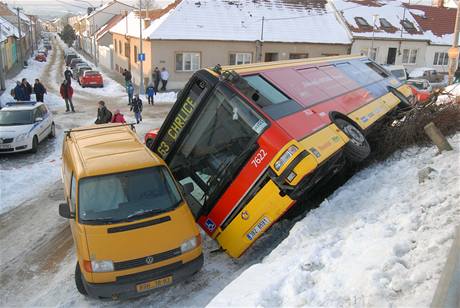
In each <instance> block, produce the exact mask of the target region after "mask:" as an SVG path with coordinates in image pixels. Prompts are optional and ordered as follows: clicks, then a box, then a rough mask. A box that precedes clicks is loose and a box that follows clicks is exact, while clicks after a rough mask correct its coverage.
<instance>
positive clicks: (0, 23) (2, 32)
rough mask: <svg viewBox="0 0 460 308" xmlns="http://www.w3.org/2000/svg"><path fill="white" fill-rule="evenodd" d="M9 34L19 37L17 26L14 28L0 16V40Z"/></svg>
mask: <svg viewBox="0 0 460 308" xmlns="http://www.w3.org/2000/svg"><path fill="white" fill-rule="evenodd" d="M10 36H16V37H19V31H18V28H16V27H15V26H14V25H13V24H11V23H10V22H9V21H8V20H6V19H4V18H2V17H0V42H3V41H4V40H6V39H7V38H8V37H10Z"/></svg>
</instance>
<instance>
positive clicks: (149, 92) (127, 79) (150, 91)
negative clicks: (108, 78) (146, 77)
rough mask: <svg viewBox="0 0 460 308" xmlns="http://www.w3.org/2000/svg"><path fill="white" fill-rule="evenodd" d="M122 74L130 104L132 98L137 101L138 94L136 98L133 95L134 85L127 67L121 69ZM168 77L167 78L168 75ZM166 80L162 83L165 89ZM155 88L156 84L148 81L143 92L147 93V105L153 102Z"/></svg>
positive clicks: (130, 104)
mask: <svg viewBox="0 0 460 308" xmlns="http://www.w3.org/2000/svg"><path fill="white" fill-rule="evenodd" d="M157 69H158V68H157ZM123 76H124V77H125V86H126V92H127V93H128V106H132V105H133V101H134V100H136V102H137V100H139V94H137V95H136V98H135V97H134V85H133V83H132V74H131V72H130V71H128V70H127V69H125V70H124V71H123ZM168 78H169V76H168ZM167 82H168V81H167V79H166V83H165V84H164V86H165V89H166V84H167ZM157 88H158V84H156V86H154V85H153V84H152V83H150V84H149V85H148V86H147V88H146V89H145V94H147V100H148V104H149V105H150V104H151V105H153V104H154V97H155V94H156V93H157V92H158V89H157Z"/></svg>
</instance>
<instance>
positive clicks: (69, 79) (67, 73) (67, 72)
mask: <svg viewBox="0 0 460 308" xmlns="http://www.w3.org/2000/svg"><path fill="white" fill-rule="evenodd" d="M64 78H65V80H67V83H68V84H69V85H71V84H72V78H73V74H72V71H71V70H70V68H69V67H68V66H67V67H66V70H65V72H64Z"/></svg>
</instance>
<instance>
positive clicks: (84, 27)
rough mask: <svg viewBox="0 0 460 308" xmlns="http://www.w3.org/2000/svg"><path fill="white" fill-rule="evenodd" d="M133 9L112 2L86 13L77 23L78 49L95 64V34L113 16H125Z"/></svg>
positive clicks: (120, 3)
mask: <svg viewBox="0 0 460 308" xmlns="http://www.w3.org/2000/svg"><path fill="white" fill-rule="evenodd" d="M133 9H134V7H132V6H130V5H127V4H124V3H122V2H119V1H117V0H112V1H110V2H108V3H106V4H104V5H103V6H101V7H99V8H97V9H95V10H94V11H88V14H87V15H86V16H84V17H82V18H81V19H80V22H79V33H78V34H79V41H80V45H79V47H80V48H82V49H83V50H84V51H85V52H86V53H87V54H89V55H91V56H92V57H93V59H94V60H95V62H97V60H98V57H97V50H98V40H97V38H96V33H97V32H98V31H100V30H101V29H102V28H103V27H104V26H105V25H107V23H109V22H110V21H111V20H113V18H114V17H115V16H117V15H126V14H128V13H129V12H131V11H132V10H133ZM103 46H104V45H103Z"/></svg>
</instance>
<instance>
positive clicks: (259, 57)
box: [256, 16, 265, 62]
mask: <svg viewBox="0 0 460 308" xmlns="http://www.w3.org/2000/svg"><path fill="white" fill-rule="evenodd" d="M264 26H265V16H262V27H261V29H260V41H256V53H257V55H256V61H257V62H262V46H263V45H264Z"/></svg>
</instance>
